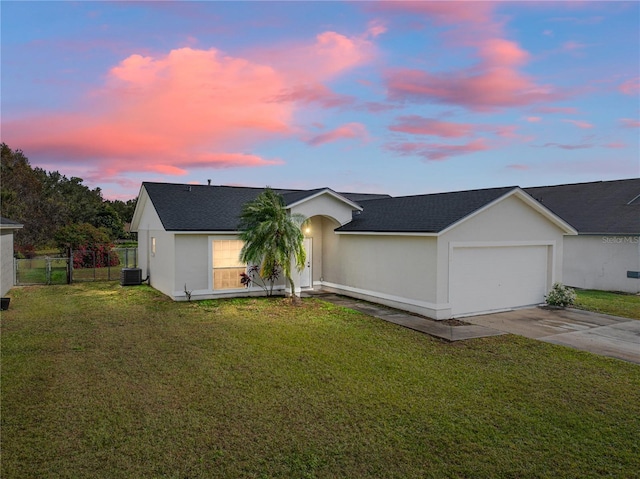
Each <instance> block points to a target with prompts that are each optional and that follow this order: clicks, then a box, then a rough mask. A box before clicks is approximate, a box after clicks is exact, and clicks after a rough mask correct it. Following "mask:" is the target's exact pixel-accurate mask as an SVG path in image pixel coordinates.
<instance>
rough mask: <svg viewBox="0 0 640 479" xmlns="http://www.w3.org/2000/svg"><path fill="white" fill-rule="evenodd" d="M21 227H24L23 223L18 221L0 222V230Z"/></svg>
mask: <svg viewBox="0 0 640 479" xmlns="http://www.w3.org/2000/svg"><path fill="white" fill-rule="evenodd" d="M22 228H24V225H22V224H20V223H14V224H11V225H3V224H0V230H21V229H22Z"/></svg>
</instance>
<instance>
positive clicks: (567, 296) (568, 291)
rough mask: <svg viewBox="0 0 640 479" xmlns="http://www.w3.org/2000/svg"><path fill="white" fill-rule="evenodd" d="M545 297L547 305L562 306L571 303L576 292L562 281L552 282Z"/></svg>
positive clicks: (574, 298)
mask: <svg viewBox="0 0 640 479" xmlns="http://www.w3.org/2000/svg"><path fill="white" fill-rule="evenodd" d="M545 299H546V301H547V304H548V305H549V306H561V307H563V308H564V307H566V306H571V305H572V304H573V302H574V301H575V300H576V292H575V291H574V290H573V289H572V288H569V287H568V286H565V285H563V284H562V283H554V284H553V287H552V288H551V291H549V293H548V294H547V295H546V296H545Z"/></svg>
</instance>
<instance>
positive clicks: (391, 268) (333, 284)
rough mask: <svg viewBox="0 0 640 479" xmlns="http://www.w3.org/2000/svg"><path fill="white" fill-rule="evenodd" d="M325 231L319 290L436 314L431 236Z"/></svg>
mask: <svg viewBox="0 0 640 479" xmlns="http://www.w3.org/2000/svg"><path fill="white" fill-rule="evenodd" d="M323 233H324V234H323V258H322V272H323V281H322V287H323V289H325V290H328V291H334V292H338V293H342V294H346V295H348V296H353V297H357V298H361V299H365V300H370V301H374V302H377V303H381V304H386V305H388V306H392V307H396V308H400V309H404V310H406V311H412V312H415V313H418V314H423V315H426V316H430V317H436V316H437V315H438V313H437V305H436V304H435V298H436V278H437V275H436V246H437V242H436V238H435V237H432V236H400V235H360V234H358V235H353V234H335V233H334V232H333V229H332V228H324V229H323Z"/></svg>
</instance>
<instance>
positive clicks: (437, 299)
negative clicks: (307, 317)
mask: <svg viewBox="0 0 640 479" xmlns="http://www.w3.org/2000/svg"><path fill="white" fill-rule="evenodd" d="M261 191H262V189H259V188H243V187H230V186H201V185H182V184H166V183H143V184H142V187H141V190H140V195H139V197H138V203H137V206H136V210H135V213H134V216H133V221H132V231H136V232H137V233H138V248H139V264H140V267H141V268H142V270H143V272H142V275H143V277H145V276H148V277H149V281H150V284H151V285H152V286H153V287H154V288H156V289H158V290H159V291H161V292H163V293H165V294H166V295H168V296H170V297H171V298H173V299H175V300H185V299H186V294H185V289H186V290H188V291H190V292H191V295H192V296H191V297H192V298H193V299H206V298H220V297H229V296H241V295H251V294H259V293H260V292H261V290H260V289H259V288H250V289H245V288H243V287H242V285H241V283H240V273H241V272H243V271H244V270H245V265H243V264H240V263H239V261H238V253H239V251H240V248H241V247H242V242H241V241H240V240H239V239H238V217H239V214H240V211H241V209H242V206H243V205H244V204H245V203H246V202H248V201H251V200H253V199H254V198H255V197H256V196H257V195H258V194H260V192H261ZM276 191H277V192H278V193H280V194H282V196H283V197H284V199H285V203H286V206H287V209H288V210H289V211H291V212H292V213H301V214H303V215H304V216H306V217H307V218H309V221H308V223H307V226H306V227H305V230H304V234H305V239H304V243H305V248H306V250H307V258H308V261H307V266H306V268H305V269H304V270H303V271H302V272H301V274H300V275H299V277H297V278H296V286H299V287H300V288H302V289H322V290H326V291H333V292H337V293H340V294H344V295H348V296H353V297H357V298H362V299H367V300H370V301H374V302H378V303H382V304H386V305H389V306H393V307H396V308H400V309H404V310H407V311H412V312H415V313H419V314H423V315H425V316H429V317H432V318H436V319H447V318H451V317H460V316H465V315H471V314H478V313H481V312H487V311H498V310H505V309H511V308H516V307H522V306H529V305H534V304H539V303H542V302H544V295H545V293H546V292H547V291H548V290H549V289H550V288H551V286H552V284H553V283H554V282H555V281H562V252H563V240H564V236H565V235H575V234H576V231H575V230H574V229H573V227H571V226H570V225H569V224H568V223H567V222H565V221H564V220H563V219H561V218H560V217H558V216H557V215H555V214H554V213H552V212H551V211H550V210H549V209H547V208H545V207H544V206H543V205H542V204H541V203H539V202H538V201H535V200H534V199H533V198H531V196H529V195H528V194H527V193H526V192H524V191H523V190H522V189H520V188H518V187H507V188H492V189H484V190H472V191H460V192H454V193H441V194H431V195H420V196H408V197H400V198H392V197H389V196H387V195H367V194H354V193H336V192H334V191H332V190H331V189H329V188H323V189H317V190H309V191H302V190H276ZM278 288H280V289H284V288H285V286H284V282H282V283H281V284H279V285H278Z"/></svg>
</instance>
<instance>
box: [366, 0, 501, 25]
mask: <svg viewBox="0 0 640 479" xmlns="http://www.w3.org/2000/svg"><path fill="white" fill-rule="evenodd" d="M368 6H369V8H370V9H372V10H375V11H383V12H385V13H389V12H391V13H406V14H410V15H419V16H423V17H425V18H428V19H430V20H432V21H433V22H434V23H436V24H439V25H452V24H458V23H466V24H480V25H484V24H486V23H488V22H489V21H490V20H491V13H492V11H493V7H494V5H493V3H492V2H455V1H449V2H442V1H431V2H416V1H384V2H373V3H371V4H369V5H368Z"/></svg>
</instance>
